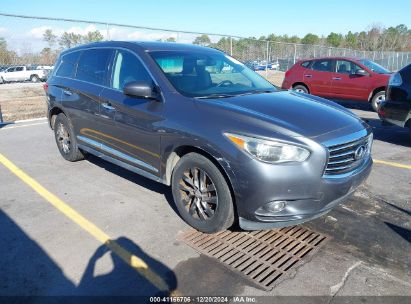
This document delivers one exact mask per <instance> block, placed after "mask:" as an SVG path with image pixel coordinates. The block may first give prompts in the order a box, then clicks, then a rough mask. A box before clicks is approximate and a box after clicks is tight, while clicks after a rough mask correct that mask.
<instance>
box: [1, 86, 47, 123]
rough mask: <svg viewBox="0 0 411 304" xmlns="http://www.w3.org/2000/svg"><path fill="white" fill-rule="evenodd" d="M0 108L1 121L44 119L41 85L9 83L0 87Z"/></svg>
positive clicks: (44, 104)
mask: <svg viewBox="0 0 411 304" xmlns="http://www.w3.org/2000/svg"><path fill="white" fill-rule="evenodd" d="M0 106H1V111H2V114H3V120H4V121H6V122H8V121H15V120H21V119H29V118H38V117H45V116H46V113H47V105H46V98H45V95H44V91H43V88H42V84H41V83H11V84H2V85H0Z"/></svg>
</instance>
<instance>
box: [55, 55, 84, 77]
mask: <svg viewBox="0 0 411 304" xmlns="http://www.w3.org/2000/svg"><path fill="white" fill-rule="evenodd" d="M79 57H80V52H72V53H69V54H66V55H63V56H62V57H61V59H60V64H59V65H58V68H57V70H56V73H55V75H56V76H60V77H73V76H74V71H75V67H76V64H77V61H78V58H79Z"/></svg>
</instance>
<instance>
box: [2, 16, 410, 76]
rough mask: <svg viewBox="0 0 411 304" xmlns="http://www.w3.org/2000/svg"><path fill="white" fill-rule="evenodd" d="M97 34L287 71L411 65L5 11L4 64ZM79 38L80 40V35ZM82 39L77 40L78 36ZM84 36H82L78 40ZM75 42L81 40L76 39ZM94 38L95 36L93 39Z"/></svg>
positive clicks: (380, 55)
mask: <svg viewBox="0 0 411 304" xmlns="http://www.w3.org/2000/svg"><path fill="white" fill-rule="evenodd" d="M46 30H51V31H52V32H53V34H54V35H55V36H56V37H55V40H54V41H48V42H47V41H45V40H44V37H43V35H44V32H45V31H46ZM96 31H98V33H99V35H97V36H96V37H98V39H102V40H148V41H156V40H161V41H172V42H180V43H198V44H201V45H206V46H210V47H215V48H218V49H220V50H222V51H224V52H226V53H228V54H231V55H232V56H233V57H235V58H236V59H238V60H240V61H242V62H254V63H257V64H260V65H261V64H262V65H264V64H265V65H266V66H267V67H269V66H271V64H272V63H275V64H273V65H272V67H275V69H277V70H280V71H286V70H287V69H289V68H290V67H291V66H292V65H293V64H294V63H295V62H296V61H298V60H300V59H308V58H314V57H330V56H347V57H360V58H367V59H370V60H373V61H375V62H377V63H379V64H380V65H382V66H384V67H386V68H388V69H389V70H392V71H396V70H399V69H400V68H402V67H403V66H405V65H407V64H409V63H411V54H410V53H407V52H392V51H359V50H352V49H345V48H334V47H329V46H324V45H308V44H293V43H283V42H275V41H266V40H257V39H251V38H244V37H239V36H233V35H223V34H215V33H198V32H190V31H175V30H169V29H158V28H148V27H141V26H131V25H123V24H113V23H104V22H94V21H87V20H74V19H57V18H47V17H36V16H21V15H11V14H2V13H0V37H3V38H4V40H3V42H2V41H1V40H0V43H1V45H0V66H6V65H7V66H8V65H23V64H24V65H27V64H32V65H52V64H53V62H54V60H55V58H56V56H57V55H58V53H59V52H60V51H62V50H63V49H64V48H67V45H68V44H67V43H66V44H64V43H63V42H62V36H63V35H64V33H68V34H70V33H71V34H73V35H74V36H73V35H72V36H71V37H72V38H73V41H72V44H71V46H74V45H75V44H79V43H84V42H88V41H90V37H89V38H87V34H88V33H95V32H96ZM75 35H77V36H75ZM76 37H77V38H76ZM79 37H80V38H79ZM74 38H76V39H74ZM91 38H93V37H91ZM87 39H89V40H87Z"/></svg>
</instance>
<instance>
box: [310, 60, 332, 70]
mask: <svg viewBox="0 0 411 304" xmlns="http://www.w3.org/2000/svg"><path fill="white" fill-rule="evenodd" d="M331 65H332V61H331V60H330V59H325V60H316V61H314V64H313V66H312V69H313V70H316V71H322V72H331Z"/></svg>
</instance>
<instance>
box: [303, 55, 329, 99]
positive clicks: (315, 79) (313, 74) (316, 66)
mask: <svg viewBox="0 0 411 304" xmlns="http://www.w3.org/2000/svg"><path fill="white" fill-rule="evenodd" d="M332 67H333V60H332V59H318V60H314V62H313V63H312V65H311V69H305V70H304V75H303V76H304V83H306V84H307V85H308V86H309V89H310V93H311V94H313V95H318V96H326V97H328V96H330V94H331V93H330V87H331V81H332V74H333V73H332Z"/></svg>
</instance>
